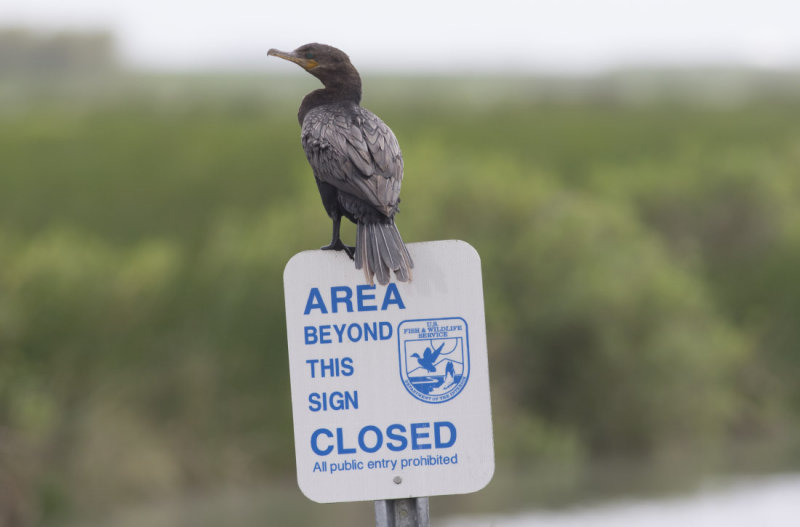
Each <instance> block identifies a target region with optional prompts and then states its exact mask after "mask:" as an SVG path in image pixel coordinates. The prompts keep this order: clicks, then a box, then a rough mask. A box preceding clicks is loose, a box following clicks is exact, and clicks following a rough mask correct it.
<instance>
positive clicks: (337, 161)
mask: <svg viewBox="0 0 800 527" xmlns="http://www.w3.org/2000/svg"><path fill="white" fill-rule="evenodd" d="M348 110H349V111H348ZM301 139H302V143H303V150H305V152H306V157H308V161H309V163H310V164H311V167H312V168H313V169H314V176H315V177H316V178H317V179H319V180H320V181H324V182H326V183H329V184H331V185H333V186H335V187H336V188H338V189H339V190H341V191H343V192H346V193H348V194H351V195H352V196H355V197H357V198H360V199H362V200H364V201H366V202H368V203H369V204H371V205H372V206H373V207H375V208H376V209H377V210H379V211H380V212H381V213H383V214H384V215H386V216H390V217H391V216H392V215H393V214H394V211H395V209H396V206H397V201H398V198H399V196H400V184H401V182H402V180H403V157H402V154H401V152H400V145H399V144H398V142H397V138H396V137H395V135H394V133H392V131H391V129H390V128H389V127H388V126H386V124H385V123H384V122H383V121H381V119H380V118H379V117H378V116H377V115H375V114H373V113H372V112H370V111H369V110H366V109H364V108H361V107H360V106H355V105H354V106H353V107H351V108H349V109H348V108H346V107H344V106H341V105H326V106H318V107H317V108H314V109H312V110H311V111H309V112H308V114H306V116H305V118H304V119H303V127H302V132H301Z"/></svg>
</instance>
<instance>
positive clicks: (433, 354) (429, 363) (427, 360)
mask: <svg viewBox="0 0 800 527" xmlns="http://www.w3.org/2000/svg"><path fill="white" fill-rule="evenodd" d="M442 348H444V342H442V345H441V346H439V347H438V348H436V349H435V350H433V351H431V349H430V348H425V351H424V352H422V357H420V356H419V353H412V354H411V356H412V357H414V358H415V359H417V362H418V363H419V365H420V366H422V367H423V368H425V369H426V370H428V371H429V372H435V371H436V359H438V358H439V354H440V353H441V352H442Z"/></svg>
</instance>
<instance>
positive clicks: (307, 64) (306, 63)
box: [267, 48, 317, 70]
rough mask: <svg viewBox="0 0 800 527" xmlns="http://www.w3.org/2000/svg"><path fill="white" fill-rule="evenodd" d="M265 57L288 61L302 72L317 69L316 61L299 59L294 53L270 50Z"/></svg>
mask: <svg viewBox="0 0 800 527" xmlns="http://www.w3.org/2000/svg"><path fill="white" fill-rule="evenodd" d="M267 55H272V56H273V57H278V58H282V59H284V60H288V61H290V62H294V63H295V64H297V65H299V66H300V67H301V68H303V69H304V70H310V69H312V68H316V67H317V61H316V60H314V59H307V58H305V57H301V56H299V55H298V54H297V53H296V52H294V51H280V50H277V49H275V48H272V49H271V50H269V51H267Z"/></svg>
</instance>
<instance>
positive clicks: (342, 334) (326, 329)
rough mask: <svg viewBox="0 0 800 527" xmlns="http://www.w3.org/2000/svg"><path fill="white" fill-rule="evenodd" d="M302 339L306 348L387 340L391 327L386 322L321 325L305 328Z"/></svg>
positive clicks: (390, 336) (390, 334) (390, 335)
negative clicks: (336, 343)
mask: <svg viewBox="0 0 800 527" xmlns="http://www.w3.org/2000/svg"><path fill="white" fill-rule="evenodd" d="M303 338H304V340H305V343H306V346H310V345H311V344H333V343H335V342H338V343H339V344H341V343H342V342H344V341H348V342H361V341H362V340H363V341H365V342H366V341H369V340H389V339H390V338H392V325H391V324H389V323H388V322H364V323H363V324H357V323H355V322H353V323H352V324H323V325H321V326H305V327H304V328H303Z"/></svg>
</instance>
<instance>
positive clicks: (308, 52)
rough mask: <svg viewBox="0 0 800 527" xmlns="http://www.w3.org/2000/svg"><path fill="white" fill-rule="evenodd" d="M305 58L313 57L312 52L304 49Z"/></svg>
mask: <svg viewBox="0 0 800 527" xmlns="http://www.w3.org/2000/svg"><path fill="white" fill-rule="evenodd" d="M306 58H307V59H313V58H314V54H313V53H311V52H310V51H306Z"/></svg>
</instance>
